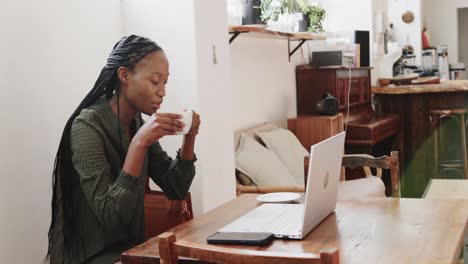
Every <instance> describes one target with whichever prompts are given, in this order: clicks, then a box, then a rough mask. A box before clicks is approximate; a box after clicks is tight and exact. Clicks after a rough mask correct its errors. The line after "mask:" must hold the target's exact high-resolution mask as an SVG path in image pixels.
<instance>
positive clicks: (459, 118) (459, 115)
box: [429, 109, 468, 179]
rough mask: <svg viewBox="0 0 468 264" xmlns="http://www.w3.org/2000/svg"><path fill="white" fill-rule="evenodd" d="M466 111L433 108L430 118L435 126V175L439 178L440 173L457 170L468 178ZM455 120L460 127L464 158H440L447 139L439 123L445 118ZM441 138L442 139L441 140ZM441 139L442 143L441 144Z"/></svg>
mask: <svg viewBox="0 0 468 264" xmlns="http://www.w3.org/2000/svg"><path fill="white" fill-rule="evenodd" d="M466 113H467V111H466V110H465V109H450V110H440V109H438V110H431V111H430V112H429V114H430V120H431V123H432V125H433V126H434V163H435V170H434V177H435V178H438V177H439V173H445V172H451V171H452V172H457V173H459V174H460V175H462V177H461V178H462V179H463V178H465V179H468V160H467V146H466V120H465V117H466ZM444 119H447V120H454V121H455V122H456V124H457V125H458V127H459V129H460V137H461V140H460V143H461V151H462V153H461V156H462V160H458V159H457V160H455V159H447V160H440V156H439V155H440V153H439V152H440V150H441V149H442V148H443V147H446V146H445V144H444V141H445V140H447V138H446V136H444V135H443V130H442V128H441V126H440V125H439V123H440V122H441V121H442V120H444ZM439 138H440V140H439ZM439 141H440V142H441V144H440V145H439Z"/></svg>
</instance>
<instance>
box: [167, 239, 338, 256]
mask: <svg viewBox="0 0 468 264" xmlns="http://www.w3.org/2000/svg"><path fill="white" fill-rule="evenodd" d="M159 255H160V258H161V264H175V263H178V261H179V256H181V257H188V258H192V259H197V260H201V261H207V262H211V263H249V264H271V263H275V264H296V263H311V264H312V263H317V264H339V254H338V249H323V250H321V252H320V254H311V253H287V252H278V253H276V252H267V251H257V250H249V249H240V248H229V247H222V246H214V245H207V244H200V243H192V242H187V241H176V237H175V235H174V233H171V232H166V233H163V234H161V235H159Z"/></svg>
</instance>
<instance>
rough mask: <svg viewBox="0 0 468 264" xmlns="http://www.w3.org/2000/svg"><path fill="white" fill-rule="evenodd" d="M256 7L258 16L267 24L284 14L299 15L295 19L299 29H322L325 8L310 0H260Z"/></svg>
mask: <svg viewBox="0 0 468 264" xmlns="http://www.w3.org/2000/svg"><path fill="white" fill-rule="evenodd" d="M257 8H260V10H261V16H260V18H261V19H262V21H263V22H265V23H267V24H273V22H277V21H278V20H282V19H284V18H285V16H296V17H298V16H301V17H298V19H297V20H298V21H299V31H306V30H307V31H310V32H322V31H323V26H322V22H323V20H324V18H325V10H324V9H323V8H322V7H320V6H319V5H318V4H315V3H313V2H311V1H310V0H261V2H260V6H258V7H257ZM286 20H287V19H286Z"/></svg>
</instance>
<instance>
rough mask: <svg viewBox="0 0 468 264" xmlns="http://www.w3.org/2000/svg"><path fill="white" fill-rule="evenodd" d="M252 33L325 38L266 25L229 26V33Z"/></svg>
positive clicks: (265, 35)
mask: <svg viewBox="0 0 468 264" xmlns="http://www.w3.org/2000/svg"><path fill="white" fill-rule="evenodd" d="M236 32H237V33H252V34H249V35H251V36H255V37H263V38H272V39H289V40H296V41H299V40H325V39H327V38H326V36H325V35H323V34H316V33H310V32H297V33H285V32H279V31H273V30H268V29H266V25H247V26H230V27H229V33H231V34H235V33H236Z"/></svg>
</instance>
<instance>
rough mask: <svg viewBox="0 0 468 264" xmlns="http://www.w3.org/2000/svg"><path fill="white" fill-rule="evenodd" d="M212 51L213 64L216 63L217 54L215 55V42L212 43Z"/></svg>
mask: <svg viewBox="0 0 468 264" xmlns="http://www.w3.org/2000/svg"><path fill="white" fill-rule="evenodd" d="M212 52H213V55H212V56H213V64H218V56H217V55H216V46H215V44H213V45H212Z"/></svg>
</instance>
